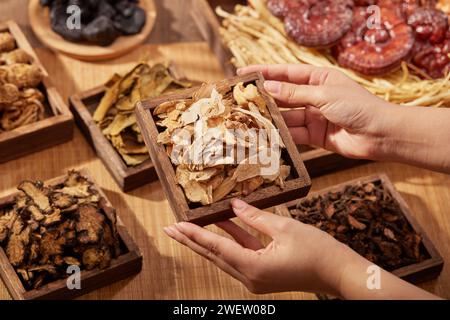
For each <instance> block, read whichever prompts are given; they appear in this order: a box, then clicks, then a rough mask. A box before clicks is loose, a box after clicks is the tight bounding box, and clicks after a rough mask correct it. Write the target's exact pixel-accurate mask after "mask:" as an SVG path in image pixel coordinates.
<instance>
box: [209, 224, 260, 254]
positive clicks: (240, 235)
mask: <svg viewBox="0 0 450 320" xmlns="http://www.w3.org/2000/svg"><path fill="white" fill-rule="evenodd" d="M216 225H217V226H218V227H219V228H220V229H222V230H223V231H225V232H226V233H228V234H229V235H231V236H232V237H233V238H234V240H236V241H237V243H239V244H240V245H241V246H243V247H245V248H247V249H251V250H255V251H258V250H260V249H263V248H264V246H263V245H262V244H261V242H260V241H259V240H258V239H257V238H255V237H254V236H252V235H251V234H250V233H248V232H247V231H245V230H244V229H242V228H241V227H239V226H238V225H237V224H235V223H234V222H233V221H230V220H228V221H223V222H219V223H216Z"/></svg>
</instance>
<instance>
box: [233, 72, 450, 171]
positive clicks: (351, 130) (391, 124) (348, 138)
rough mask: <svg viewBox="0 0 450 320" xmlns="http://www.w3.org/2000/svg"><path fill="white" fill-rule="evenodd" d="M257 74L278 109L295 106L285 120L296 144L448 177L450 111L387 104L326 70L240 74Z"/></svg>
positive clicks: (343, 77) (449, 167) (341, 75)
mask: <svg viewBox="0 0 450 320" xmlns="http://www.w3.org/2000/svg"><path fill="white" fill-rule="evenodd" d="M255 71H260V72H262V74H263V75H264V77H265V79H266V80H267V81H266V82H265V88H266V90H267V91H268V92H269V93H270V94H271V95H272V96H273V97H274V98H275V99H276V100H278V102H279V103H280V106H284V107H287V108H297V109H295V110H290V111H287V112H284V118H285V120H286V123H287V125H288V127H289V128H290V131H291V133H292V136H293V137H294V140H295V141H296V142H297V143H298V144H307V145H313V146H317V147H321V148H324V149H327V150H330V151H333V152H337V153H339V154H341V155H343V156H346V157H349V158H362V159H370V160H381V161H396V162H403V163H408V164H412V165H416V166H419V167H424V168H428V169H431V170H436V171H442V172H446V173H450V158H449V157H448V154H449V153H450V144H449V143H448V141H449V140H450V130H448V119H449V117H450V109H448V108H424V107H419V106H417V107H412V106H408V107H402V106H398V105H395V104H392V103H389V102H386V101H385V100H383V99H381V98H378V97H377V96H375V95H373V94H371V93H370V92H369V91H367V90H366V89H364V88H363V87H361V86H360V85H359V84H357V83H356V82H354V81H353V80H351V79H350V78H348V77H347V76H346V75H344V74H343V73H342V72H339V71H337V70H334V69H329V68H317V67H313V66H308V65H298V64H297V65H265V66H264V65H263V66H250V67H247V68H243V69H240V70H238V73H239V74H245V73H251V72H255ZM299 107H303V109H298V108H299Z"/></svg>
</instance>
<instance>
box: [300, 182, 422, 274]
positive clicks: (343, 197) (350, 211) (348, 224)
mask: <svg viewBox="0 0 450 320" xmlns="http://www.w3.org/2000/svg"><path fill="white" fill-rule="evenodd" d="M291 215H292V216H293V217H294V218H296V219H298V220H300V221H301V222H303V223H307V224H310V225H313V226H315V227H317V228H320V229H321V230H323V231H325V232H327V233H329V234H330V235H332V236H333V237H335V238H336V239H337V240H339V241H341V242H343V243H345V244H347V245H348V246H350V247H351V248H352V249H353V250H355V251H356V252H358V253H359V254H360V255H362V256H364V257H365V258H366V259H368V260H369V261H371V262H373V263H375V264H377V265H379V266H381V267H382V268H384V269H386V270H388V271H393V270H396V269H399V268H401V267H404V266H408V265H412V264H416V263H419V262H422V261H424V260H426V259H429V258H430V257H429V255H428V253H427V252H426V250H425V249H424V247H423V245H422V237H421V236H420V235H418V234H417V233H416V232H415V231H414V230H413V228H412V227H411V225H410V224H409V222H408V221H407V220H406V218H405V216H404V215H403V213H402V210H401V208H400V205H399V204H398V203H397V201H396V200H395V199H394V197H393V196H392V194H391V193H390V192H389V191H388V190H387V189H386V188H385V187H384V186H383V183H382V181H381V180H378V181H374V182H367V183H359V184H356V185H348V186H347V187H345V190H344V191H336V192H328V193H326V194H324V195H319V196H317V197H313V198H311V199H305V200H303V201H300V202H299V203H298V204H297V207H296V209H293V210H291Z"/></svg>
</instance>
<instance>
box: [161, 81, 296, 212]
mask: <svg viewBox="0 0 450 320" xmlns="http://www.w3.org/2000/svg"><path fill="white" fill-rule="evenodd" d="M153 114H154V116H155V117H156V118H157V120H156V124H157V126H158V127H159V128H160V133H159V135H158V140H157V143H160V144H163V145H164V146H165V147H166V150H167V154H168V156H169V157H170V159H171V161H172V164H173V165H174V166H175V171H176V179H177V182H178V184H179V185H180V186H181V187H182V189H183V191H184V194H185V196H186V198H187V200H188V201H189V202H190V203H200V204H202V205H209V204H212V203H215V202H218V201H220V200H222V199H225V198H228V197H233V196H247V195H250V194H251V193H252V192H254V191H256V190H258V189H260V188H262V187H264V186H266V185H278V186H279V187H280V188H283V187H284V182H285V180H286V179H287V178H288V176H289V175H290V171H291V168H290V166H288V165H285V164H284V163H283V160H282V159H281V149H282V148H284V144H283V142H282V140H281V137H280V135H279V133H278V130H277V129H276V127H275V125H274V124H273V122H272V118H271V116H270V113H269V111H268V109H267V105H266V101H265V99H264V97H263V96H262V95H261V93H260V92H259V90H258V88H257V87H256V86H255V85H254V84H253V83H249V84H244V83H238V84H236V85H234V86H233V87H231V86H229V85H226V84H223V85H220V86H216V85H212V84H204V85H203V86H201V87H200V88H199V89H198V90H197V91H196V92H195V93H193V95H192V98H190V99H185V100H176V101H167V102H164V103H162V104H161V105H159V106H157V107H156V108H155V109H154V111H153ZM258 137H259V139H258ZM257 140H258V143H256V142H257ZM255 146H256V148H257V151H256V152H255V154H252V155H251V153H252V151H253V149H252V148H254V147H255ZM230 150H234V151H236V152H231V151H230ZM240 152H241V155H240V156H242V157H240V156H239V155H238V154H239V153H240ZM258 152H260V153H258ZM261 153H262V154H264V155H269V154H270V155H271V157H274V159H276V160H278V162H279V165H278V166H276V167H275V168H272V169H273V171H272V172H269V173H265V172H264V170H263V169H265V168H266V167H267V164H266V165H264V164H263V163H262V161H261V157H260V155H261ZM271 159H272V158H271ZM273 163H275V164H276V161H273ZM266 169H267V168H266Z"/></svg>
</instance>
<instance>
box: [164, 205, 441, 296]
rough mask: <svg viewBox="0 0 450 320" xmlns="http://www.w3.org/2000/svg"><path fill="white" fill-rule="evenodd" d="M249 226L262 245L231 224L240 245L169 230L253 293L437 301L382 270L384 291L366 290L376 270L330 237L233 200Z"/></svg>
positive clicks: (195, 231) (184, 229)
mask: <svg viewBox="0 0 450 320" xmlns="http://www.w3.org/2000/svg"><path fill="white" fill-rule="evenodd" d="M232 207H233V210H234V212H235V214H236V215H237V216H238V217H239V218H240V219H241V220H242V222H244V223H245V224H246V225H248V226H250V227H252V228H254V229H256V230H257V231H259V232H261V233H264V234H266V235H268V236H269V237H270V238H271V239H272V242H271V243H270V244H269V245H268V246H266V247H264V246H263V245H262V243H261V242H260V241H259V240H258V239H257V238H255V237H253V236H252V235H250V234H249V233H248V232H246V231H244V230H243V229H242V228H240V227H239V226H237V225H236V224H234V223H233V222H231V221H226V222H222V223H220V224H218V226H219V227H220V228H222V229H223V230H225V231H226V232H228V233H229V234H230V235H231V236H232V237H233V238H234V239H235V241H233V240H231V239H229V238H225V237H222V236H219V235H217V234H215V233H212V232H210V231H208V230H206V229H203V228H201V227H199V226H196V225H193V224H190V223H185V222H183V223H178V224H176V225H174V226H170V227H168V228H164V231H165V232H166V233H167V235H169V236H170V237H171V238H173V239H175V240H176V241H178V242H179V243H181V244H183V245H185V246H187V247H189V248H190V249H192V250H193V251H194V252H196V253H198V254H199V255H201V256H203V257H205V258H206V259H208V260H210V261H212V262H213V263H214V264H215V265H216V266H218V267H219V268H220V269H222V270H223V271H225V272H227V273H228V274H230V275H231V276H232V277H234V278H235V279H237V280H239V281H240V282H242V283H243V284H244V285H245V286H246V287H247V288H248V289H249V290H250V291H251V292H253V293H272V292H284V291H307V292H315V293H326V294H331V295H334V296H338V297H343V298H346V299H388V298H396V299H414V298H419V299H433V298H435V297H434V296H433V295H431V294H429V293H427V292H425V291H423V290H421V289H418V288H416V287H414V286H412V285H410V284H408V283H406V282H404V281H403V280H400V279H398V278H396V277H394V276H393V275H391V274H390V273H388V272H386V271H383V270H381V269H380V277H381V287H380V288H379V289H377V290H375V291H373V290H371V289H370V288H368V287H367V279H368V274H367V270H368V268H369V267H371V266H373V265H372V264H371V263H370V262H369V261H367V260H365V259H364V258H362V257H361V256H359V255H358V254H356V253H355V252H354V251H352V250H351V249H350V248H349V247H347V246H345V245H343V244H342V243H340V242H338V241H336V240H335V239H334V238H332V237H331V236H329V235H328V234H327V233H325V232H323V231H321V230H319V229H317V228H315V227H312V226H309V225H306V224H303V223H301V222H299V221H296V220H294V219H290V218H286V217H280V216H277V215H274V214H271V213H268V212H264V211H261V210H258V209H256V208H254V207H252V206H249V205H248V204H246V203H245V202H243V201H241V200H237V199H234V200H232Z"/></svg>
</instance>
